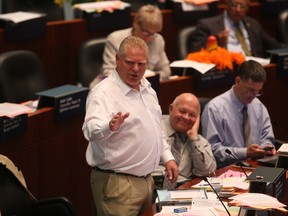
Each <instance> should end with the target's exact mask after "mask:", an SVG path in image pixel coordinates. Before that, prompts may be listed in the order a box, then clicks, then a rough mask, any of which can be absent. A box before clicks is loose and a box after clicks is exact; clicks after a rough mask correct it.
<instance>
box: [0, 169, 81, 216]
mask: <svg viewBox="0 0 288 216" xmlns="http://www.w3.org/2000/svg"><path fill="white" fill-rule="evenodd" d="M0 212H1V215H2V216H13V215H15V216H16V215H18V216H40V215H41V216H51V215H53V216H76V215H77V214H76V210H75V208H74V206H73V204H72V202H71V201H70V200H69V199H67V198H66V197H53V198H49V199H45V200H36V199H35V198H34V196H33V195H32V194H31V193H30V192H29V190H28V189H27V188H26V187H24V186H23V184H21V182H20V181H19V180H18V178H17V177H16V176H15V175H14V174H13V173H12V172H11V171H10V170H9V169H8V168H7V167H6V166H5V165H4V164H2V163H0Z"/></svg>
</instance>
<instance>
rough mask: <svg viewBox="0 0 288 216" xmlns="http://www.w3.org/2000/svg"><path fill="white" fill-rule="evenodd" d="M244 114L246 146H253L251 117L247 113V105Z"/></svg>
mask: <svg viewBox="0 0 288 216" xmlns="http://www.w3.org/2000/svg"><path fill="white" fill-rule="evenodd" d="M242 113H243V132H244V133H243V134H244V143H245V145H246V146H248V145H250V144H252V135H251V130H250V123H249V116H248V113H247V106H246V105H245V106H244V107H243V110H242Z"/></svg>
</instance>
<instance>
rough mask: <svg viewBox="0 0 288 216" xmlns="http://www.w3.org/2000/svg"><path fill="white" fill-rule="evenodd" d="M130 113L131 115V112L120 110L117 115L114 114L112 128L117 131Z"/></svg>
mask: <svg viewBox="0 0 288 216" xmlns="http://www.w3.org/2000/svg"><path fill="white" fill-rule="evenodd" d="M129 115H130V113H129V112H127V113H125V114H122V112H118V113H117V114H116V115H114V116H113V117H112V119H111V121H110V122H109V128H110V130H111V131H117V130H118V129H119V128H120V126H121V125H122V124H123V122H124V121H125V119H126V118H127V117H128V116H129Z"/></svg>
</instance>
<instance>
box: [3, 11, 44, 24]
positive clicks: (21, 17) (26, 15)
mask: <svg viewBox="0 0 288 216" xmlns="http://www.w3.org/2000/svg"><path fill="white" fill-rule="evenodd" d="M41 16H43V15H42V14H39V13H30V12H22V11H18V12H13V13H6V14H0V19H4V20H10V21H12V22H14V23H20V22H23V21H26V20H30V19H35V18H38V17H41Z"/></svg>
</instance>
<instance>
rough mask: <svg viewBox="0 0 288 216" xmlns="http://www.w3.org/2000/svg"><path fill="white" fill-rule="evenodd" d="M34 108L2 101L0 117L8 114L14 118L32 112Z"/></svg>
mask: <svg viewBox="0 0 288 216" xmlns="http://www.w3.org/2000/svg"><path fill="white" fill-rule="evenodd" d="M32 111H33V110H32V109H31V108H29V107H27V106H24V105H21V104H15V103H7V102H5V103H0V117H1V116H7V117H9V118H13V117H15V116H17V115H21V114H25V113H27V114H28V113H30V112H32Z"/></svg>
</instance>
